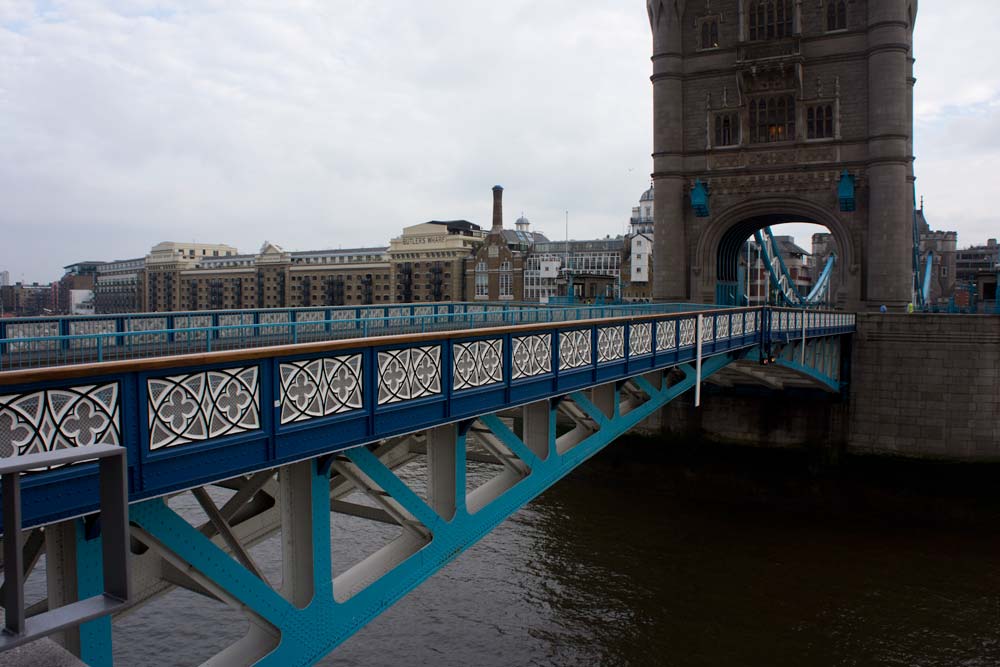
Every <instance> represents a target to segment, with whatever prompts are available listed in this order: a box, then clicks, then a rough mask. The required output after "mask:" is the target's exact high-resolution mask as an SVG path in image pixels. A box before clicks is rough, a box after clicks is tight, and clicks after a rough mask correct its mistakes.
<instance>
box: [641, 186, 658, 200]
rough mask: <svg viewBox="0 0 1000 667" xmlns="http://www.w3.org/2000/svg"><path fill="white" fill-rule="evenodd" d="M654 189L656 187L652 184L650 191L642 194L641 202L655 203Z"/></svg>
mask: <svg viewBox="0 0 1000 667" xmlns="http://www.w3.org/2000/svg"><path fill="white" fill-rule="evenodd" d="M653 188H654V186H653V185H652V184H650V186H649V189H648V190H646V191H645V192H643V193H642V197H640V198H639V201H653Z"/></svg>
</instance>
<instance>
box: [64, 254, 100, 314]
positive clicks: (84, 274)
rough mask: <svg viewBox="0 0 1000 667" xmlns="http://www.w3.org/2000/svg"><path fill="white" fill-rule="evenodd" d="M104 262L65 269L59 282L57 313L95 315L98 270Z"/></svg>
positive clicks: (82, 264)
mask: <svg viewBox="0 0 1000 667" xmlns="http://www.w3.org/2000/svg"><path fill="white" fill-rule="evenodd" d="M102 264H104V262H93V261H91V262H77V263H75V264H70V265H69V266H65V267H63V269H64V270H65V271H66V273H65V274H64V275H63V277H62V278H60V279H59V282H58V292H57V296H56V312H57V313H59V314H60V315H93V314H94V284H95V281H96V279H97V270H98V268H99V267H100V266H101V265H102Z"/></svg>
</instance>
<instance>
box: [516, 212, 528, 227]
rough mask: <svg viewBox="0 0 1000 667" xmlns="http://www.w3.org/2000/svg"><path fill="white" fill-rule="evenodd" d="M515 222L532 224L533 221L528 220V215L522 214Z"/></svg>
mask: <svg viewBox="0 0 1000 667" xmlns="http://www.w3.org/2000/svg"><path fill="white" fill-rule="evenodd" d="M514 224H515V225H530V224H531V221H530V220H528V219H527V218H526V217H524V215H523V214H522V215H521V217H520V218H518V219H517V221H516V222H515V223H514Z"/></svg>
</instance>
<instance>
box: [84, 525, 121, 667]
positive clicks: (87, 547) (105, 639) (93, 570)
mask: <svg viewBox="0 0 1000 667" xmlns="http://www.w3.org/2000/svg"><path fill="white" fill-rule="evenodd" d="M74 524H75V528H76V531H75V533H76V582H77V595H78V596H79V598H78V599H80V600H84V599H86V598H89V597H92V596H95V595H100V594H101V593H103V592H104V571H103V566H102V564H103V561H102V551H101V536H100V534H99V531H95V532H98V534H96V535H88V534H87V532H88V531H87V530H86V527H85V526H84V521H83V520H81V519H77V520H76V521H75V522H74ZM80 649H81V655H80V659H81V660H83V662H85V663H86V664H87V665H88V666H89V667H112V665H113V664H114V658H113V656H112V653H111V617H110V616H102V617H101V618H97V619H94V620H93V621H90V622H88V623H84V624H83V625H81V626H80Z"/></svg>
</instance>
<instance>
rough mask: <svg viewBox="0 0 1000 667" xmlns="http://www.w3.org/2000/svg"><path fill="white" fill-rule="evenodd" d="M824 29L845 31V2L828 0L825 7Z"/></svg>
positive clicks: (845, 0)
mask: <svg viewBox="0 0 1000 667" xmlns="http://www.w3.org/2000/svg"><path fill="white" fill-rule="evenodd" d="M826 29H827V30H846V29H847V0H829V1H828V3H827V5H826Z"/></svg>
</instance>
